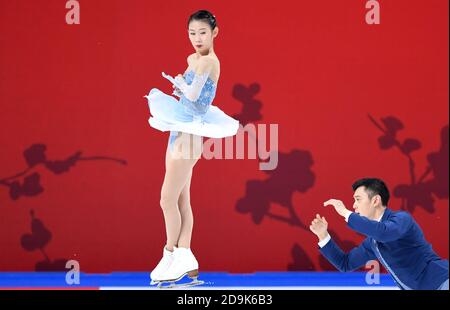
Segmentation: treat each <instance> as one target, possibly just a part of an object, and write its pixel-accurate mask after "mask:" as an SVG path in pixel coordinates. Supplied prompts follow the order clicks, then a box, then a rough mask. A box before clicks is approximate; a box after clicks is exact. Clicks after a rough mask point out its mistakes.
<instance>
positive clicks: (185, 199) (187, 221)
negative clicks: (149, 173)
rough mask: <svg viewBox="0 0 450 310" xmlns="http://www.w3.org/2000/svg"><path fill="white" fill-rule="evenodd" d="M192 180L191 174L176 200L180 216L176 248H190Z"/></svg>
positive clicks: (192, 220) (192, 218)
mask: <svg viewBox="0 0 450 310" xmlns="http://www.w3.org/2000/svg"><path fill="white" fill-rule="evenodd" d="M191 179H192V170H191V174H190V176H189V177H188V181H187V183H186V185H185V186H184V188H183V190H182V191H181V195H180V198H179V199H178V208H179V209H180V214H181V230H180V237H179V238H178V247H182V248H190V247H191V238H192V228H193V226H194V216H193V214H192V208H191V197H190V187H191Z"/></svg>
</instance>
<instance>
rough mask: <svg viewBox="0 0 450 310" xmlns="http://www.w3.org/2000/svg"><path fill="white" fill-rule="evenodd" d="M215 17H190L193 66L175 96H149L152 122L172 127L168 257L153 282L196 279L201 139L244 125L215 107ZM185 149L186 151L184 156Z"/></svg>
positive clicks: (166, 204)
mask: <svg viewBox="0 0 450 310" xmlns="http://www.w3.org/2000/svg"><path fill="white" fill-rule="evenodd" d="M218 31H219V29H218V27H217V24H216V18H215V16H214V15H212V14H211V13H210V12H208V11H205V10H201V11H198V12H196V13H194V14H192V15H191V16H190V17H189V20H188V33H189V39H190V41H191V43H192V45H193V47H194V49H195V53H194V54H192V55H190V56H189V57H188V58H187V62H188V68H187V70H186V71H185V73H184V74H183V75H178V76H177V77H176V78H175V79H172V78H170V76H167V75H165V74H164V73H163V75H164V76H165V77H166V78H168V79H169V80H171V81H172V83H173V84H174V92H173V94H174V95H176V96H177V97H179V100H177V99H176V98H174V97H172V96H170V95H167V94H165V93H164V92H162V91H160V90H159V89H157V88H153V89H152V90H151V91H150V93H149V94H148V96H146V98H147V99H148V103H149V108H150V113H151V114H152V117H150V119H149V123H150V125H151V126H152V127H153V128H156V129H158V130H160V131H170V135H169V142H168V147H167V151H166V159H165V164H166V173H165V177H164V183H163V185H162V190H161V202H160V203H161V208H162V210H163V214H164V220H165V225H166V235H167V241H166V245H165V246H164V249H163V257H162V258H161V260H160V262H159V263H158V264H157V266H156V268H155V269H154V270H153V271H152V272H151V274H150V277H151V279H152V283H159V284H161V283H163V282H175V281H178V280H180V279H181V278H183V277H184V276H185V275H188V276H189V277H190V278H191V279H193V280H194V282H192V283H195V282H196V281H197V277H198V269H199V267H198V262H197V260H196V258H195V256H194V254H193V253H192V251H191V249H190V245H191V236H192V227H193V215H192V209H191V204H190V191H189V190H190V185H191V178H192V170H193V168H194V166H195V164H196V163H197V161H198V159H199V158H200V156H201V153H202V137H212V138H223V137H227V136H233V135H235V134H236V132H237V130H238V127H239V123H238V121H236V120H235V119H233V118H231V117H230V116H228V115H226V114H225V113H224V112H222V111H221V110H220V109H219V108H217V107H215V106H213V105H211V103H212V101H213V99H214V97H215V93H216V89H217V82H218V80H219V75H220V63H219V60H218V58H217V56H216V54H215V53H214V48H213V41H214V38H215V37H216V36H217V34H218ZM180 152H183V155H182V156H180Z"/></svg>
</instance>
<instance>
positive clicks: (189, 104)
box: [180, 69, 217, 116]
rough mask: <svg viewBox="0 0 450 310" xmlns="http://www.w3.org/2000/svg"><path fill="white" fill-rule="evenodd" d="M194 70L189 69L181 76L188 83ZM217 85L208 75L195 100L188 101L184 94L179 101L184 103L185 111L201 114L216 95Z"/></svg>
mask: <svg viewBox="0 0 450 310" xmlns="http://www.w3.org/2000/svg"><path fill="white" fill-rule="evenodd" d="M194 75H195V71H194V70H192V69H191V70H189V71H187V72H186V73H185V74H184V75H183V77H184V79H185V81H186V83H187V84H188V85H190V84H191V83H192V80H193V79H194ZM216 89H217V85H216V84H215V83H214V81H213V80H212V79H211V78H210V77H208V80H207V81H206V83H205V85H204V86H203V88H202V90H201V92H200V97H199V98H198V99H197V100H196V101H190V100H189V99H187V98H186V97H185V96H184V95H182V96H181V97H180V103H181V104H182V105H184V107H185V111H186V112H188V113H192V115H195V116H198V115H203V114H205V113H206V112H207V111H208V108H209V106H210V105H211V103H212V101H213V99H214V97H215V95H216Z"/></svg>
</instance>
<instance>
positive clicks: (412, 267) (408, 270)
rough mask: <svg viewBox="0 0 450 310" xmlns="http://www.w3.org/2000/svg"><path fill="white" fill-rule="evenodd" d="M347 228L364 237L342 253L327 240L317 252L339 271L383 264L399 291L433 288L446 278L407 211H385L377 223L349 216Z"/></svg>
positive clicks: (445, 271)
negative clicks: (374, 260) (375, 261)
mask: <svg viewBox="0 0 450 310" xmlns="http://www.w3.org/2000/svg"><path fill="white" fill-rule="evenodd" d="M348 226H349V227H350V228H351V229H353V230H354V231H356V232H359V233H361V234H364V235H366V236H367V238H366V239H365V240H364V241H363V243H362V244H361V245H360V246H358V247H356V248H354V249H353V250H351V251H350V252H349V253H347V254H346V253H344V252H343V251H342V250H341V249H340V248H339V246H338V245H337V244H336V243H335V242H334V241H333V239H331V240H330V241H329V242H328V243H327V244H326V245H325V246H324V247H322V248H321V249H320V252H321V253H322V254H323V255H324V256H325V257H326V258H327V259H328V260H329V261H330V262H331V263H332V264H333V265H334V266H335V267H336V268H337V269H339V270H340V271H344V272H345V271H352V270H355V269H358V268H361V267H362V266H365V265H366V263H367V262H368V261H370V260H373V259H378V261H379V262H380V263H381V264H383V266H384V267H385V268H386V270H388V271H389V273H390V274H391V276H392V277H393V279H394V281H395V282H396V283H397V285H398V286H399V287H400V288H401V289H437V288H439V286H440V285H441V284H442V283H443V282H444V281H445V280H447V279H448V278H449V276H448V260H444V259H441V258H440V257H439V256H437V254H436V253H435V252H434V251H433V249H432V248H431V244H430V243H429V242H427V241H426V240H425V237H424V235H423V232H422V230H421V229H420V227H419V225H418V224H417V223H416V222H415V221H414V219H413V218H412V216H411V215H410V214H409V213H407V212H403V211H400V212H394V211H392V210H390V209H387V208H386V210H385V212H384V214H383V217H382V218H381V221H380V222H377V221H372V220H369V219H368V218H366V217H363V216H360V215H359V214H356V213H352V214H351V215H350V216H349V218H348Z"/></svg>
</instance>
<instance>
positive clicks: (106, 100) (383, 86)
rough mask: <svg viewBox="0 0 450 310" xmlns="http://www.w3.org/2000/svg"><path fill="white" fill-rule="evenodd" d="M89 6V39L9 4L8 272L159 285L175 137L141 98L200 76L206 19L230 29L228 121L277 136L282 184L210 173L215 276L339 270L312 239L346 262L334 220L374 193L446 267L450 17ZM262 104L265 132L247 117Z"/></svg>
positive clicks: (412, 12)
mask: <svg viewBox="0 0 450 310" xmlns="http://www.w3.org/2000/svg"><path fill="white" fill-rule="evenodd" d="M79 2H80V5H81V24H80V25H67V24H66V23H65V15H66V12H67V9H65V1H62V0H47V1H26V0H16V1H6V0H0V123H1V125H2V129H1V130H0V248H1V250H0V252H1V254H0V270H2V271H10V270H11V271H12V270H48V269H57V268H60V267H61V266H62V265H63V263H64V262H65V260H67V259H77V260H78V261H79V262H80V265H81V269H82V270H83V271H85V272H109V271H113V270H130V271H132V270H150V269H151V268H153V267H154V265H155V264H156V262H157V260H158V259H159V258H160V255H161V250H162V246H163V244H164V241H165V232H164V225H163V218H162V213H161V210H160V207H159V194H160V188H161V185H162V180H163V176H164V152H165V148H166V143H167V135H166V134H162V133H161V132H158V131H156V130H154V129H153V128H151V127H150V126H149V125H148V123H147V120H148V117H149V111H148V107H147V103H146V100H145V99H144V98H143V95H145V94H147V93H148V91H149V90H150V89H151V88H152V87H158V88H160V89H161V90H164V91H167V92H169V91H170V90H171V87H170V85H169V84H168V83H167V82H166V81H165V80H164V79H163V78H162V77H161V75H160V74H161V71H165V72H167V73H170V74H172V75H175V74H177V73H182V72H184V70H185V69H186V66H187V64H186V57H187V55H189V54H190V53H192V52H193V49H192V46H191V45H190V42H189V40H188V35H187V31H186V22H187V18H188V16H189V15H190V14H191V13H193V12H194V11H196V10H198V9H208V10H210V11H212V12H213V13H214V14H215V15H216V17H217V20H218V25H219V36H218V37H217V39H216V40H215V46H214V48H215V52H216V54H217V56H218V57H219V59H220V61H221V78H220V82H219V88H218V92H217V96H216V99H215V104H216V105H218V106H219V107H220V108H221V109H223V110H224V111H225V112H227V113H228V114H231V115H237V116H238V117H240V118H241V120H244V119H249V120H251V121H252V122H253V123H255V124H258V123H261V124H270V123H276V124H279V152H280V159H279V165H278V168H277V169H276V170H274V171H271V172H265V171H260V170H259V169H258V162H257V161H256V160H250V159H246V160H201V161H200V162H199V163H198V165H197V166H196V168H195V172H194V177H193V181H192V182H193V183H192V188H191V196H192V206H193V209H194V215H195V228H194V236H193V244H192V248H193V250H194V252H195V253H196V256H197V257H198V259H199V262H200V265H201V268H202V269H203V270H223V271H230V272H252V271H255V270H327V269H332V268H330V266H329V265H328V264H326V263H325V262H324V261H323V259H321V258H319V256H320V255H319V253H318V251H317V243H316V242H317V240H316V237H315V236H314V235H313V234H312V233H310V232H309V231H308V230H307V229H304V228H303V227H302V225H303V224H305V223H306V224H308V223H309V222H310V220H311V219H312V217H313V216H314V215H315V214H316V213H318V212H320V213H321V214H322V215H325V216H326V217H327V219H328V221H329V224H330V229H331V230H332V231H333V232H334V236H335V237H336V238H338V239H339V240H340V242H341V244H343V245H344V246H345V247H349V246H352V245H354V244H355V243H358V242H360V241H361V240H362V237H361V236H359V235H357V234H355V233H353V232H352V231H351V230H349V229H348V228H346V226H345V222H344V221H342V219H341V218H340V217H338V216H337V215H336V214H335V213H334V211H333V210H331V209H324V208H323V207H322V202H323V201H325V200H327V199H328V198H338V199H342V200H343V201H344V202H345V203H346V204H347V206H348V207H351V206H352V190H351V184H352V182H353V181H354V180H356V179H357V178H360V177H365V176H377V177H380V178H383V179H384V180H385V181H386V182H387V184H388V185H389V186H390V189H391V191H392V194H393V197H392V200H391V203H390V207H391V208H392V209H394V210H399V209H401V208H404V209H406V210H408V211H410V212H411V213H412V214H413V216H414V217H415V219H416V220H417V222H418V223H419V224H420V225H421V227H422V228H423V230H424V232H425V235H426V237H427V239H428V240H429V241H430V242H432V244H433V247H434V249H435V250H436V252H437V253H438V254H439V255H441V256H443V257H446V258H448V253H449V250H448V245H449V240H448V236H449V234H448V228H449V225H448V224H449V214H448V209H449V208H448V100H449V92H448V83H449V81H448V73H449V72H448V1H446V0H430V1H411V0H396V1H380V2H381V24H380V25H368V24H366V23H365V13H366V9H365V3H366V1H364V0H346V1H344V2H345V3H344V2H343V1H331V0H321V1H277V2H276V4H275V3H274V2H272V1H250V0H247V1H237V0H227V1H175V0H163V1H156V0H152V1H147V0H127V1H125V0H122V1H119V0H116V1H113V0H111V1H107V0H95V1H92V0H91V1H84V0H80V1H79ZM253 83H255V84H254V85H253V86H251V84H253ZM258 87H259V89H258ZM255 89H256V90H255ZM238 90H239V91H238ZM258 102H259V103H260V104H261V109H260V113H261V118H260V119H258V117H257V113H252V112H249V113H243V112H242V111H243V106H244V105H246V106H247V108H248V110H249V111H251V110H252V107H255V106H256V105H257V104H258ZM369 114H370V115H371V116H372V117H373V121H372V120H371V119H370V118H369ZM374 121H376V123H377V124H378V125H379V127H377V126H376V125H375V123H374ZM400 127H403V128H402V129H400ZM387 128H390V129H389V130H388V131H386V132H385V133H383V132H382V129H383V130H387ZM406 139H412V140H407V141H408V142H406V144H405V140H406ZM380 141H381V142H380ZM395 143H397V144H396V145H395ZM382 146H383V147H384V149H382ZM77 152H81V153H77ZM44 155H45V157H44ZM121 160H124V161H126V164H124V162H122V161H121ZM412 164H414V165H412ZM413 176H414V178H415V180H413V179H414V178H413ZM422 176H423V178H421V177H422ZM394 189H395V190H394ZM31 213H33V216H32V215H31ZM32 218H34V221H33V222H32ZM32 223H33V227H34V228H33V229H34V233H33V234H32V230H31V229H32V228H31V225H32Z"/></svg>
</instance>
